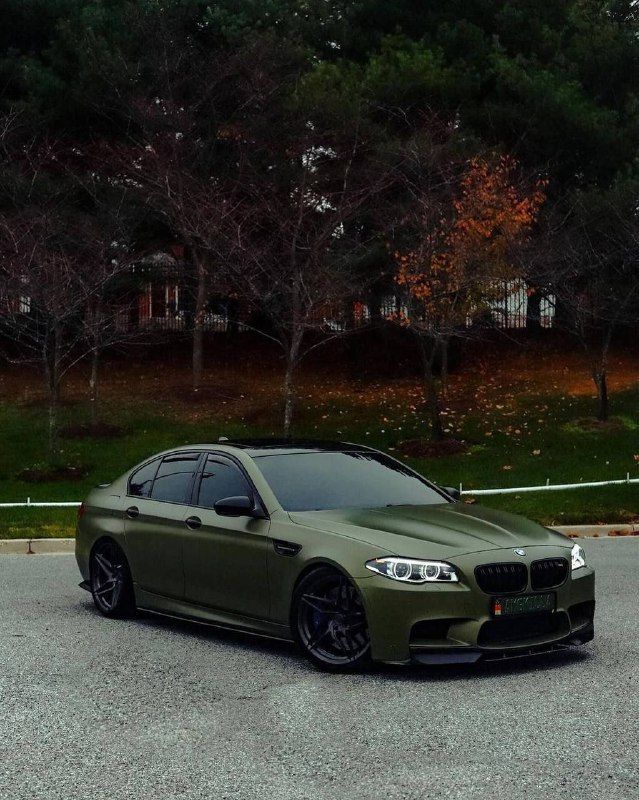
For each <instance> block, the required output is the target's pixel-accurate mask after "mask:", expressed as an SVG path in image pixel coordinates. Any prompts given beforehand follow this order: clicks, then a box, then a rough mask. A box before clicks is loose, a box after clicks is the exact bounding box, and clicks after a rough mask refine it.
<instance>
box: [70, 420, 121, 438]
mask: <svg viewBox="0 0 639 800" xmlns="http://www.w3.org/2000/svg"><path fill="white" fill-rule="evenodd" d="M124 432H125V431H124V428H122V427H120V426H119V425H110V424H109V423H108V422H96V423H95V424H94V425H92V424H91V423H86V424H82V425H68V426H67V427H66V428H62V429H61V430H60V436H62V438H63V439H91V438H92V439H117V438H119V437H120V436H123V435H124Z"/></svg>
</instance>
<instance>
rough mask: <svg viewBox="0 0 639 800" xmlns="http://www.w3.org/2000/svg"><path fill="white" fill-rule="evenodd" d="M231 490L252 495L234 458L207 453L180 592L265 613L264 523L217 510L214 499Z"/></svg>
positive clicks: (231, 608) (205, 602)
mask: <svg viewBox="0 0 639 800" xmlns="http://www.w3.org/2000/svg"><path fill="white" fill-rule="evenodd" d="M237 496H248V497H251V498H254V497H256V492H255V489H254V487H253V485H252V484H251V482H250V480H249V478H248V476H247V475H246V474H245V473H244V471H243V469H242V468H241V467H240V465H239V464H238V463H236V462H235V460H234V459H232V458H229V457H227V456H225V455H221V454H218V453H209V454H207V456H206V458H205V459H204V460H203V463H202V465H201V469H200V473H199V475H198V477H197V479H196V483H195V487H194V492H193V498H194V500H193V505H192V507H191V508H190V509H189V515H188V516H189V518H190V525H191V527H192V530H191V531H190V532H189V535H188V536H187V537H185V538H184V579H185V596H186V598H187V600H189V601H190V602H192V603H196V604H198V605H202V606H209V607H211V608H215V609H219V610H220V611H224V612H229V613H233V614H241V615H243V616H248V617H256V618H259V619H267V618H268V615H269V592H268V576H267V569H266V561H267V554H268V542H269V540H268V532H269V526H270V523H269V521H268V520H266V519H253V518H251V517H248V516H246V517H224V516H220V515H218V514H217V513H216V512H215V509H214V508H213V506H214V505H215V503H216V502H217V501H218V500H222V499H224V498H227V497H237ZM257 500H258V502H259V498H257Z"/></svg>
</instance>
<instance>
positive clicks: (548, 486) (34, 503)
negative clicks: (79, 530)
mask: <svg viewBox="0 0 639 800" xmlns="http://www.w3.org/2000/svg"><path fill="white" fill-rule="evenodd" d="M637 483H639V478H631V477H630V473H629V472H628V473H626V477H625V478H619V479H618V480H611V481H580V482H579V483H550V478H548V479H547V480H546V483H544V484H543V485H541V486H509V487H507V488H502V489H464V486H463V484H461V483H460V484H459V491H460V493H461V494H462V495H471V496H473V497H474V496H480V495H489V494H520V493H523V492H562V491H565V490H566V489H589V488H593V487H598V486H624V485H626V484H637ZM79 505H80V501H79V500H70V501H68V502H56V503H54V502H51V503H47V502H40V501H39V500H32V499H31V498H30V497H27V501H26V503H22V502H15V503H0V508H77V507H78V506H79Z"/></svg>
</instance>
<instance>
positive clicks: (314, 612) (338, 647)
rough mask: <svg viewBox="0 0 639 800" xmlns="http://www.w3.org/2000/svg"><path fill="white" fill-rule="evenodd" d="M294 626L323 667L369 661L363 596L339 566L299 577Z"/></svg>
mask: <svg viewBox="0 0 639 800" xmlns="http://www.w3.org/2000/svg"><path fill="white" fill-rule="evenodd" d="M291 628H292V631H293V634H294V636H295V639H296V640H297V642H298V644H299V645H300V646H301V647H302V649H303V651H304V653H305V655H306V657H307V658H308V659H310V661H312V662H313V663H314V664H315V665H316V666H319V667H320V668H322V669H326V670H332V671H340V670H354V669H357V668H360V667H362V666H363V665H364V664H366V663H367V662H368V661H370V638H369V635H368V627H367V623H366V614H365V611H364V606H363V605H362V599H361V597H360V594H359V592H358V591H357V589H356V587H355V586H354V585H353V584H352V583H351V581H350V580H349V579H348V578H347V577H346V576H345V575H343V574H342V573H341V572H339V571H338V570H336V569H332V568H331V567H320V568H318V569H316V570H314V571H313V572H310V573H309V574H308V575H306V576H305V577H304V578H303V579H302V580H301V581H300V583H299V586H298V587H297V589H296V591H295V596H294V599H293V608H292V614H291Z"/></svg>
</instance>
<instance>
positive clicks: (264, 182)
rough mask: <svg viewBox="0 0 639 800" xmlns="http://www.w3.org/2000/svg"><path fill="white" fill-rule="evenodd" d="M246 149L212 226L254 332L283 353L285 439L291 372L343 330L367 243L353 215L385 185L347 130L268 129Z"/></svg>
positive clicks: (291, 405) (361, 283)
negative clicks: (230, 197) (238, 178)
mask: <svg viewBox="0 0 639 800" xmlns="http://www.w3.org/2000/svg"><path fill="white" fill-rule="evenodd" d="M297 122H298V123H299V119H298V120H297ZM286 123H287V124H288V125H289V126H291V127H293V123H292V121H291V120H290V119H288V120H286ZM280 124H281V123H280ZM278 134H279V138H278ZM246 144H247V147H246V151H245V152H242V163H243V164H244V165H245V170H244V172H243V175H242V185H241V187H240V190H239V191H238V193H237V199H236V201H235V202H233V203H231V204H229V207H228V212H227V214H226V215H225V217H224V223H223V226H222V228H221V230H222V231H223V233H224V240H223V241H224V242H225V249H226V252H227V253H230V254H231V257H230V258H229V261H228V265H227V274H228V276H229V280H230V282H231V283H232V285H233V287H234V289H235V292H236V294H237V295H238V296H239V297H240V298H241V299H242V300H243V302H244V303H245V305H247V306H248V307H250V308H252V309H253V310H254V311H255V312H256V314H257V315H258V316H259V315H261V317H262V318H263V319H264V320H265V323H264V324H260V325H257V324H256V325H255V328H256V329H257V330H258V332H259V333H261V334H262V335H264V336H266V337H268V338H269V339H271V340H272V341H274V342H275V343H277V345H278V347H279V348H280V349H281V351H282V355H283V360H284V376H283V431H284V435H285V436H289V435H290V434H291V431H292V425H293V418H294V407H295V375H296V372H297V369H298V367H299V365H300V363H301V362H302V360H303V359H304V358H305V357H306V356H307V355H308V354H309V353H310V352H311V351H313V350H315V349H316V348H318V347H319V346H321V345H323V344H325V343H326V342H327V341H329V340H330V339H333V338H335V337H337V336H340V335H342V334H343V333H345V332H347V330H348V319H349V317H350V315H349V314H348V313H347V312H346V308H345V305H346V303H347V302H348V301H349V300H350V299H351V298H352V297H353V296H357V294H358V293H361V292H362V291H363V289H364V280H365V278H364V275H363V273H362V271H361V270H360V269H359V267H358V262H359V261H360V259H361V258H362V257H363V255H364V254H365V253H366V252H367V250H368V248H369V246H370V245H371V239H370V238H369V237H367V236H366V234H365V233H364V230H363V228H362V226H361V225H360V224H359V216H360V215H361V213H362V210H363V208H364V207H365V205H366V203H368V202H371V201H372V200H373V198H374V197H375V195H376V194H377V193H378V192H379V191H380V190H381V187H382V186H383V185H385V184H386V183H387V182H388V181H389V180H390V179H389V176H388V174H385V172H384V169H383V168H382V167H381V165H380V164H375V162H374V161H372V162H371V161H366V159H364V158H363V152H364V150H366V147H367V144H366V142H364V141H362V140H360V138H359V136H358V131H357V129H356V128H351V129H350V130H338V131H336V130H327V129H320V128H319V126H316V125H314V124H313V123H312V122H311V121H310V120H307V121H306V122H305V123H304V124H298V127H297V128H296V130H295V132H294V134H291V133H290V132H289V135H284V134H283V132H282V130H281V128H278V129H275V130H272V131H271V132H270V137H269V138H268V140H267V141H266V142H264V141H262V143H261V145H262V148H264V149H263V150H262V152H260V148H259V147H258V148H256V147H255V139H254V138H251V140H250V145H249V139H248V137H247V140H246ZM243 150H244V148H243V147H242V146H240V151H243ZM368 155H369V156H370V155H371V154H370V153H369V154H368ZM360 159H361V160H360ZM363 163H366V166H365V167H364V168H363V167H362V164H363ZM376 167H377V169H376ZM216 241H220V237H219V236H218V237H217V240H216Z"/></svg>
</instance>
